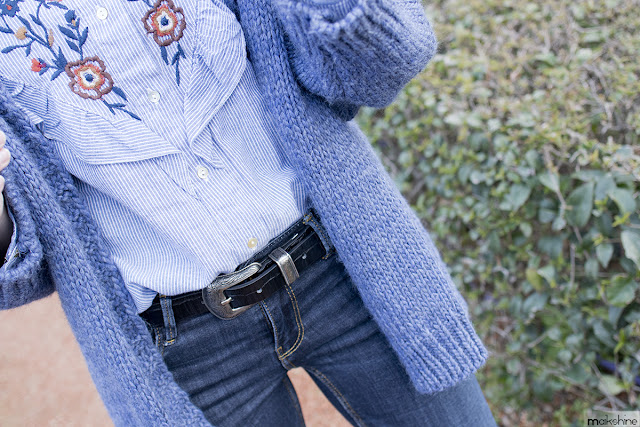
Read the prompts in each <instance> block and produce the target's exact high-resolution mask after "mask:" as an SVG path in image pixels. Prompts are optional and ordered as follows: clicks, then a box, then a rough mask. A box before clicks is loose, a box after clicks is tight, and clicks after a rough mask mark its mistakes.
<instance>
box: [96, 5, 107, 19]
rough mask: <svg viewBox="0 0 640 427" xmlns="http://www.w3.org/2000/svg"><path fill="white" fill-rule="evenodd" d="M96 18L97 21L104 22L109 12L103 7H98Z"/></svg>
mask: <svg viewBox="0 0 640 427" xmlns="http://www.w3.org/2000/svg"><path fill="white" fill-rule="evenodd" d="M96 16H97V17H98V19H101V20H103V21H104V20H105V19H107V16H109V11H108V10H107V8H105V7H99V8H97V9H96Z"/></svg>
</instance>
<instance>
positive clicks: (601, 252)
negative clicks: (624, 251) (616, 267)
mask: <svg viewBox="0 0 640 427" xmlns="http://www.w3.org/2000/svg"><path fill="white" fill-rule="evenodd" d="M612 255H613V245H612V244H611V243H603V244H601V245H599V246H598V247H597V248H596V256H597V257H598V261H600V265H602V267H604V268H607V266H608V265H609V261H611V256H612Z"/></svg>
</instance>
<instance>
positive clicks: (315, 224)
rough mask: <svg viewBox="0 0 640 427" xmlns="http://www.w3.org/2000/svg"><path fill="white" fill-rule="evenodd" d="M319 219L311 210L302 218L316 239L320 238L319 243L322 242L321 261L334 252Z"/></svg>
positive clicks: (327, 234)
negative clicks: (311, 229) (315, 235)
mask: <svg viewBox="0 0 640 427" xmlns="http://www.w3.org/2000/svg"><path fill="white" fill-rule="evenodd" d="M319 218H320V217H319V216H318V214H317V213H316V211H315V210H314V209H313V208H311V209H310V210H309V212H308V213H307V214H306V215H305V216H304V223H305V224H309V225H310V226H311V227H312V228H313V229H314V231H315V232H316V234H317V235H318V237H320V241H321V242H322V245H323V246H324V250H325V255H324V256H323V257H322V259H327V258H329V255H331V253H332V251H333V250H335V248H334V246H333V244H332V243H331V239H330V238H329V233H327V230H325V228H324V227H323V226H322V223H321V222H320V219H319Z"/></svg>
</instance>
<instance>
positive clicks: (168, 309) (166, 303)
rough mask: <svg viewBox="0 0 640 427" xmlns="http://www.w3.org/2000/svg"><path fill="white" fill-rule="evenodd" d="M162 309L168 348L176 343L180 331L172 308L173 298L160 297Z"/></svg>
mask: <svg viewBox="0 0 640 427" xmlns="http://www.w3.org/2000/svg"><path fill="white" fill-rule="evenodd" d="M160 307H162V318H163V319H164V335H165V338H164V343H163V345H164V346H165V347H166V346H168V345H171V344H173V343H174V342H176V337H177V335H178V331H177V328H176V319H175V317H174V315H173V308H172V306H171V297H168V296H166V295H160Z"/></svg>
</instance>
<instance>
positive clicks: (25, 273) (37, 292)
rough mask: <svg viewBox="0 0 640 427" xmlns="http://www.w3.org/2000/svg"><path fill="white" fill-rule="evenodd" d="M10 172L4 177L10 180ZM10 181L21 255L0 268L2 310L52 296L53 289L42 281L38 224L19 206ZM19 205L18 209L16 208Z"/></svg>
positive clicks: (8, 193)
mask: <svg viewBox="0 0 640 427" xmlns="http://www.w3.org/2000/svg"><path fill="white" fill-rule="evenodd" d="M11 172H12V171H9V169H8V168H7V170H5V175H8V177H10V176H11ZM10 181H11V180H10V179H9V180H8V181H7V186H6V189H5V193H6V199H7V205H9V209H11V211H12V214H13V219H14V230H20V231H19V233H18V232H15V233H16V235H15V236H14V237H16V242H15V246H16V247H17V248H19V249H20V251H21V253H20V255H19V256H18V257H17V258H15V259H12V260H11V263H10V264H6V265H3V267H2V268H0V310H5V309H9V308H14V307H18V306H21V305H24V304H27V303H29V302H31V301H35V300H37V299H40V298H44V297H45V296H47V295H49V294H51V293H52V292H53V286H52V285H51V284H50V283H49V282H45V278H44V277H43V274H42V273H43V268H42V260H43V255H44V253H43V248H42V245H41V244H40V241H39V240H38V237H37V235H36V229H35V222H34V221H33V218H32V217H31V215H30V213H29V211H28V210H27V208H26V206H22V205H20V202H19V201H18V200H19V199H18V198H15V199H12V196H15V191H17V189H15V188H13V186H12V185H11V182H10ZM16 204H18V205H19V206H16Z"/></svg>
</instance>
